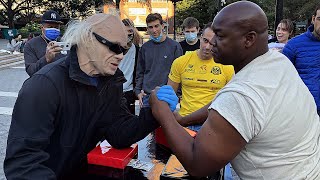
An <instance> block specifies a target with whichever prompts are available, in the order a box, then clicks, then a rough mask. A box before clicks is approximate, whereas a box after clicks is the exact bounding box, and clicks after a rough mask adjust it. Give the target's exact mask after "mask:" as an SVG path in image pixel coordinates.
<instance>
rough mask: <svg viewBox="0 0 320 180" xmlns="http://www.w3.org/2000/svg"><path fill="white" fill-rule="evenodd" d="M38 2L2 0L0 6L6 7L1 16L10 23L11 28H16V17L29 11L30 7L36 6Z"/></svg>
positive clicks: (30, 0)
mask: <svg viewBox="0 0 320 180" xmlns="http://www.w3.org/2000/svg"><path fill="white" fill-rule="evenodd" d="M36 4H37V1H32V0H26V1H25V0H0V5H2V6H3V7H4V11H3V13H0V16H1V17H2V18H3V19H4V20H5V21H6V22H7V23H8V25H9V28H14V19H15V15H16V14H19V13H20V12H21V11H24V10H27V9H28V8H29V7H30V6H33V7H34V6H36Z"/></svg>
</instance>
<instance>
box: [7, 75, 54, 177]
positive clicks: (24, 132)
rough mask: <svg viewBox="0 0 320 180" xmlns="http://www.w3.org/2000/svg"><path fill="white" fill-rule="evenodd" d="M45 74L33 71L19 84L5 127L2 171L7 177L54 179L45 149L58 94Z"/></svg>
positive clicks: (51, 128)
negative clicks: (31, 74) (5, 143)
mask: <svg viewBox="0 0 320 180" xmlns="http://www.w3.org/2000/svg"><path fill="white" fill-rule="evenodd" d="M56 90H57V89H56V88H55V86H54V85H53V84H52V83H51V82H50V81H48V79H47V78H46V77H43V76H40V75H37V76H33V77H32V78H30V79H28V80H27V81H26V82H25V83H24V84H23V86H22V88H21V90H20V92H19V95H18V98H17V100H16V103H15V106H14V109H13V114H12V121H11V126H10V130H9V135H8V140H7V149H6V157H5V160H4V172H5V175H6V177H7V179H43V178H44V177H45V178H46V179H56V177H55V173H54V172H53V171H52V170H51V169H50V168H49V167H47V166H46V165H45V161H46V160H47V159H48V158H49V154H48V153H47V152H45V149H46V148H47V147H48V144H49V143H50V136H51V134H52V132H53V131H54V119H55V113H56V111H57V109H58V104H59V98H58V95H57V91H56Z"/></svg>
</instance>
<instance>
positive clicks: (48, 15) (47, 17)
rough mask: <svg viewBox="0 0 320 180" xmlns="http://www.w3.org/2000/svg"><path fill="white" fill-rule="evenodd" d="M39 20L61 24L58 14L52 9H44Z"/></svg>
mask: <svg viewBox="0 0 320 180" xmlns="http://www.w3.org/2000/svg"><path fill="white" fill-rule="evenodd" d="M41 22H42V23H57V24H62V21H61V17H60V15H59V14H58V13H57V12H56V11H53V10H48V11H46V12H45V13H44V14H43V16H42V18H41Z"/></svg>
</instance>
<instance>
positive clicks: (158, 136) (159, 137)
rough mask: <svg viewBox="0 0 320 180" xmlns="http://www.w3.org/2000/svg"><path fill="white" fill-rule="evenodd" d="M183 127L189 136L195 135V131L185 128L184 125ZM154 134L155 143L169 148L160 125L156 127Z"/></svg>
mask: <svg viewBox="0 0 320 180" xmlns="http://www.w3.org/2000/svg"><path fill="white" fill-rule="evenodd" d="M184 129H185V130H186V131H187V132H188V133H189V134H190V136H192V137H196V135H197V132H195V131H192V130H190V129H188V128H185V127H184ZM155 135H156V143H157V144H161V145H163V146H165V147H168V148H170V147H169V144H168V142H167V140H166V137H165V135H164V132H163V130H162V128H161V127H159V128H158V129H156V131H155Z"/></svg>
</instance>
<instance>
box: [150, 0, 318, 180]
mask: <svg viewBox="0 0 320 180" xmlns="http://www.w3.org/2000/svg"><path fill="white" fill-rule="evenodd" d="M212 28H213V30H214V32H215V36H214V37H213V39H212V40H211V44H212V45H213V49H212V53H213V56H214V59H215V60H216V62H218V63H222V64H224V65H233V66H234V69H235V72H236V74H235V76H234V77H233V79H232V80H231V81H230V82H229V83H228V84H227V85H226V86H225V87H224V88H222V89H221V90H220V91H219V92H218V94H217V95H216V97H215V99H214V100H213V101H212V103H211V104H210V105H209V107H207V109H200V110H199V111H198V112H195V113H194V114H191V115H190V116H191V117H192V116H193V117H195V118H203V117H204V118H205V117H206V116H207V120H206V121H205V123H204V125H203V127H202V128H201V129H200V131H199V133H198V134H197V136H196V138H195V139H193V138H192V137H190V135H188V133H186V132H185V131H184V130H183V128H182V127H181V126H180V125H179V124H178V123H177V121H176V119H175V117H174V115H173V113H171V112H170V109H169V107H168V103H170V101H166V102H164V101H159V100H158V97H159V98H160V97H161V99H164V98H163V97H164V96H165V95H167V97H168V98H171V96H172V95H173V94H174V93H172V91H168V90H166V91H165V90H162V89H161V88H160V90H161V91H160V90H155V91H153V93H152V96H151V100H150V101H151V102H150V104H151V107H152V112H153V115H154V116H155V118H156V119H157V120H158V122H159V123H160V125H161V126H162V128H163V129H164V133H165V135H166V137H167V140H168V143H169V144H170V145H171V149H172V150H173V152H174V154H175V155H176V156H177V157H178V159H179V160H180V161H181V163H182V165H183V166H184V167H185V168H186V170H187V171H188V172H189V173H190V174H191V175H193V176H206V175H210V174H212V173H213V172H215V171H218V170H219V169H221V168H222V167H223V166H225V165H226V164H227V163H228V162H229V161H231V164H232V166H233V168H234V169H235V171H236V173H237V174H238V175H239V176H240V178H241V179H252V180H253V179H320V147H319V145H320V122H319V116H318V115H317V108H316V104H315V102H314V99H313V97H312V95H311V94H310V92H309V91H308V88H307V87H306V86H305V85H304V83H303V82H302V80H301V78H300V77H299V75H298V73H297V71H296V70H295V68H294V66H293V65H292V63H291V62H290V61H289V60H288V59H287V58H286V57H285V56H284V55H282V54H281V53H279V52H275V51H269V50H268V31H267V29H268V21H267V17H266V15H265V13H264V12H263V10H262V9H261V8H260V7H259V6H258V5H256V4H254V3H252V2H249V1H239V2H236V3H233V4H230V5H228V6H226V7H225V8H224V9H222V10H221V11H220V12H219V14H218V15H217V16H216V17H215V18H214V21H213V24H212ZM235 28H236V29H237V30H236V31H235ZM160 92H161V94H160Z"/></svg>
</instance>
